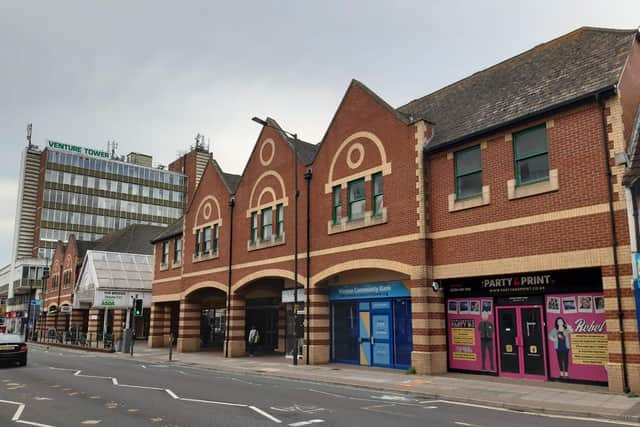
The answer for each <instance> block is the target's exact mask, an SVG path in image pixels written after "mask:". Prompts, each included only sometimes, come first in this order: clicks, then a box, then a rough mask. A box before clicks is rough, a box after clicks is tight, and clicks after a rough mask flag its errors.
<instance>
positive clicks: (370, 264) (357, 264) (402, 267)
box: [310, 259, 424, 287]
mask: <svg viewBox="0 0 640 427" xmlns="http://www.w3.org/2000/svg"><path fill="white" fill-rule="evenodd" d="M365 268H366V269H376V270H388V271H394V272H396V273H400V274H405V275H407V276H408V277H409V279H412V280H413V279H420V278H423V277H424V273H423V268H422V267H421V266H413V265H409V264H405V263H402V262H398V261H389V260H385V259H359V260H353V261H347V262H343V263H340V264H335V265H332V266H331V267H329V268H326V269H324V270H322V271H320V272H319V273H316V274H314V275H313V276H312V277H311V280H310V282H311V287H315V286H317V285H318V283H320V282H321V281H323V280H325V279H327V278H329V277H331V276H333V275H336V274H339V273H342V272H344V271H349V270H358V269H365Z"/></svg>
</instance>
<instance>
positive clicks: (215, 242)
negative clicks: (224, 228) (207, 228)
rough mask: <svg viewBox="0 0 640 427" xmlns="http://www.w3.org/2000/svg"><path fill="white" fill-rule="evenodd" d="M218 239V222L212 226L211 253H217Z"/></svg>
mask: <svg viewBox="0 0 640 427" xmlns="http://www.w3.org/2000/svg"><path fill="white" fill-rule="evenodd" d="M219 240H220V228H219V227H218V224H215V225H214V226H213V253H214V254H217V253H218V242H219Z"/></svg>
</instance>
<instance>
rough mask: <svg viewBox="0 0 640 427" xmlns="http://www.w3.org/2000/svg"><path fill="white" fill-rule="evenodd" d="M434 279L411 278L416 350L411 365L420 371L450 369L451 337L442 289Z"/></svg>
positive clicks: (412, 315)
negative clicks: (435, 287)
mask: <svg viewBox="0 0 640 427" xmlns="http://www.w3.org/2000/svg"><path fill="white" fill-rule="evenodd" d="M431 282H432V281H431V280H430V279H423V280H407V281H405V286H407V288H409V290H410V291H411V319H412V320H411V326H412V333H413V351H412V352H411V365H412V366H413V367H414V368H415V369H416V372H417V373H418V374H427V375H432V374H442V373H445V372H446V371H447V338H446V325H445V312H444V296H443V294H442V292H434V291H433V289H431Z"/></svg>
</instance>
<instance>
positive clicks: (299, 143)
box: [267, 117, 318, 166]
mask: <svg viewBox="0 0 640 427" xmlns="http://www.w3.org/2000/svg"><path fill="white" fill-rule="evenodd" d="M267 123H268V124H269V125H270V126H272V127H273V128H275V129H276V130H277V131H279V133H280V135H281V136H282V137H283V138H284V139H285V141H287V142H288V143H289V145H291V148H293V149H294V150H296V153H297V155H298V159H299V160H301V161H302V163H304V165H305V166H307V165H310V164H311V163H313V159H314V158H315V156H316V153H317V152H318V144H312V143H310V142H306V141H303V140H301V139H300V138H292V137H291V136H290V135H288V134H286V133H285V131H284V130H283V129H282V128H281V127H280V125H279V124H278V122H276V121H275V120H274V119H272V118H271V117H267Z"/></svg>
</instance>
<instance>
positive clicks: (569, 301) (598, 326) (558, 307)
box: [545, 293, 609, 382]
mask: <svg viewBox="0 0 640 427" xmlns="http://www.w3.org/2000/svg"><path fill="white" fill-rule="evenodd" d="M545 303H546V308H547V339H548V346H547V348H548V349H549V350H548V353H549V355H548V357H549V368H550V372H549V374H550V375H549V376H550V377H552V378H559V379H568V380H586V381H602V382H606V381H607V368H606V364H607V362H608V360H609V349H608V343H607V326H606V321H605V317H604V297H603V295H602V293H584V294H583V293H580V294H557V295H547V296H546V299H545Z"/></svg>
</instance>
